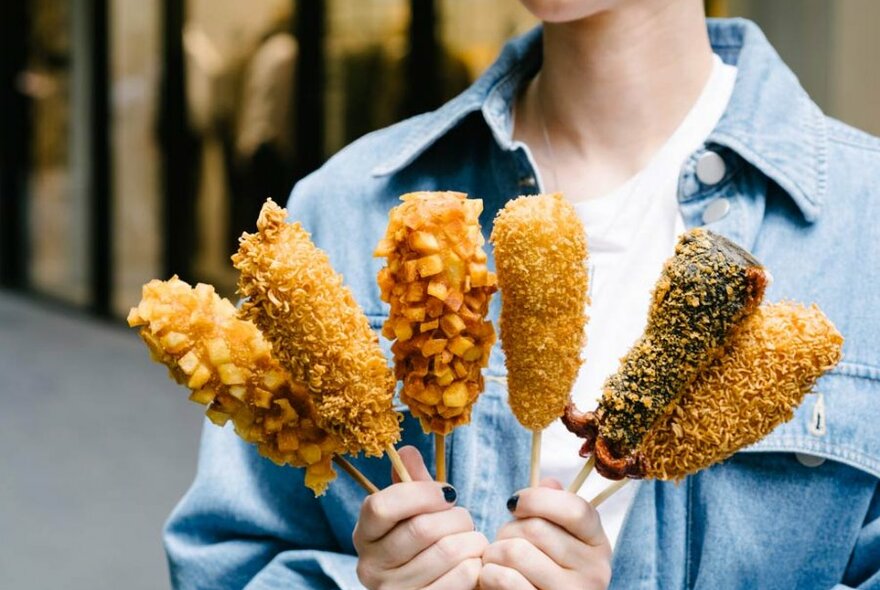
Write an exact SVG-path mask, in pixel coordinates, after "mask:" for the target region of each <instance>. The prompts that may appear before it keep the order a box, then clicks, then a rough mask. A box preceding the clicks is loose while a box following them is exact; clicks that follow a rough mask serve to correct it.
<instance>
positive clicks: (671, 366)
mask: <svg viewBox="0 0 880 590" xmlns="http://www.w3.org/2000/svg"><path fill="white" fill-rule="evenodd" d="M767 280H768V278H767V274H766V272H765V271H764V268H763V267H762V266H761V265H760V263H759V262H758V261H757V260H755V259H754V258H753V257H752V256H751V254H749V253H748V252H746V251H745V250H743V249H742V248H740V247H739V246H737V245H736V244H734V243H733V242H730V241H729V240H727V239H725V238H723V237H721V236H718V235H716V234H713V233H712V232H709V231H706V230H703V229H694V230H691V231H689V232H687V233H685V234H684V235H682V237H681V238H680V239H679V242H678V244H677V245H676V248H675V255H674V256H672V257H671V258H670V259H669V260H667V261H666V264H665V265H664V268H663V272H662V274H661V276H660V279H659V281H658V282H657V285H656V287H655V288H654V293H653V296H652V303H651V308H650V310H649V312H648V323H647V326H646V328H645V331H644V333H643V334H642V336H641V337H640V338H639V340H638V341H637V342H636V343H635V344H634V345H633V346H632V348H630V350H629V352H627V354H626V355H625V356H624V357H623V358H622V359H621V361H620V368H619V369H618V370H617V372H616V373H614V374H613V375H611V376H610V377H609V378H608V379H607V380H606V381H605V386H604V391H603V394H602V399H601V401H600V402H599V408H598V409H597V410H596V412H595V413H593V412H590V413H588V414H586V415H583V414H580V413H579V412H578V411H577V410H576V408H574V407H573V406H571V407H569V408H567V409H566V414H565V416H564V417H563V421H564V422H565V424H566V426H567V427H568V428H569V430H571V431H572V432H575V433H576V434H578V435H579V436H583V437H584V438H586V439H587V445H588V446H591V447H592V446H594V447H595V452H596V468H597V469H598V470H599V471H600V473H602V474H603V475H606V477H611V476H614V477H621V476H623V475H624V474H625V473H627V472H628V471H629V470H631V469H633V468H634V467H633V466H634V463H635V461H636V457H635V455H634V454H633V452H634V450H635V449H636V448H637V447H638V445H639V443H640V442H641V441H642V439H643V438H644V436H645V434H646V433H647V432H648V430H649V429H650V428H651V426H652V425H653V424H654V422H655V421H656V420H657V419H658V418H659V417H660V416H661V415H662V414H663V412H664V411H665V410H666V409H667V407H670V405H674V404H675V402H676V400H677V399H678V397H679V396H680V395H681V394H682V393H683V392H684V390H685V389H686V388H687V386H688V385H690V383H691V382H692V381H693V380H694V379H695V378H696V376H697V375H698V374H699V372H700V371H702V370H703V369H704V368H705V367H706V366H708V364H709V363H710V362H711V361H712V360H713V359H714V358H715V357H717V356H718V355H719V354H720V353H721V351H722V350H723V347H724V345H725V344H726V343H727V342H728V341H729V339H730V338H731V337H732V336H733V334H734V333H735V330H736V328H737V326H738V325H739V324H741V323H742V321H743V320H744V319H745V318H746V317H748V316H749V315H750V314H752V313H754V310H755V309H757V307H758V305H759V304H760V302H761V299H762V298H763V296H764V288H765V286H766V284H767Z"/></svg>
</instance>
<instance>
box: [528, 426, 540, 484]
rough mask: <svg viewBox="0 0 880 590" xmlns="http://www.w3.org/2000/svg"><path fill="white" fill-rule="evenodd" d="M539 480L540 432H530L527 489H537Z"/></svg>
mask: <svg viewBox="0 0 880 590" xmlns="http://www.w3.org/2000/svg"><path fill="white" fill-rule="evenodd" d="M540 479H541V431H540V430H533V431H532V459H531V462H530V463H529V487H531V488H536V487H538V481H539V480H540Z"/></svg>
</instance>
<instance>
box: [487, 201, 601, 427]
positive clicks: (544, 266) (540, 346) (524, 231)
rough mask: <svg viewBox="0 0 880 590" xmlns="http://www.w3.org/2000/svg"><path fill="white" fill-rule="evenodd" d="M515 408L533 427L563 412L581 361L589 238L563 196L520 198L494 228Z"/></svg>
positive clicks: (503, 337)
mask: <svg viewBox="0 0 880 590" xmlns="http://www.w3.org/2000/svg"><path fill="white" fill-rule="evenodd" d="M491 240H492V244H493V245H494V246H495V267H496V270H497V272H498V283H499V287H500V289H501V346H502V348H503V349H504V354H505V357H506V359H505V362H506V365H507V387H508V401H509V402H510V408H511V410H512V411H513V413H514V415H515V416H516V418H517V420H519V422H520V423H521V424H522V425H523V426H525V427H526V428H528V429H530V430H532V431H540V430H543V429H544V428H546V427H547V426H548V425H549V424H550V423H551V422H553V420H555V419H557V418H558V417H560V416H561V415H562V413H563V410H564V409H565V406H566V404H567V403H568V401H569V399H570V394H571V388H572V386H573V385H574V382H575V379H576V378H577V374H578V370H579V369H580V366H581V362H582V361H581V348H582V347H583V345H584V341H585V334H584V328H585V326H586V323H587V315H586V306H587V303H588V291H587V280H588V279H587V242H586V236H585V235H584V227H583V224H581V221H580V219H578V217H577V213H576V212H575V210H574V207H572V206H571V204H570V203H568V202H567V201H566V200H565V199H563V198H562V196H561V195H558V194H556V195H537V196H531V197H520V198H518V199H515V200H513V201H511V202H509V203H507V205H506V206H505V207H504V209H502V210H501V212H499V213H498V216H497V217H496V218H495V226H494V228H493V230H492V238H491Z"/></svg>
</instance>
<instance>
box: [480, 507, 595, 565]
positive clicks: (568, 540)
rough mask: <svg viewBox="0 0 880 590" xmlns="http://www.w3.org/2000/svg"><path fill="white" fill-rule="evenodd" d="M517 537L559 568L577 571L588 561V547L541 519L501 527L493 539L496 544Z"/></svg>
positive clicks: (589, 547)
mask: <svg viewBox="0 0 880 590" xmlns="http://www.w3.org/2000/svg"><path fill="white" fill-rule="evenodd" d="M517 537H519V538H523V539H526V540H527V541H529V542H530V543H531V544H532V545H534V546H535V547H537V548H538V550H539V551H541V552H542V553H545V554H546V555H547V556H548V557H549V558H550V559H552V560H553V561H554V562H556V563H557V564H559V566H561V567H565V568H569V569H577V568H578V567H579V566H581V565H582V564H583V563H584V562H585V561H587V560H589V559H590V556H589V554H588V551H589V550H590V549H592V547H591V546H590V545H586V544H585V543H583V542H582V541H581V540H580V539H577V538H575V537H574V536H572V535H571V533H569V532H568V531H566V530H565V529H563V528H562V527H560V526H559V525H557V524H554V523H552V522H550V521H549V520H544V519H543V518H524V519H517V520H514V521H512V522H509V523H507V524H505V525H504V526H503V527H501V530H500V531H498V535H497V536H496V538H495V539H496V542H497V541H503V540H505V539H513V538H517ZM593 550H595V549H593Z"/></svg>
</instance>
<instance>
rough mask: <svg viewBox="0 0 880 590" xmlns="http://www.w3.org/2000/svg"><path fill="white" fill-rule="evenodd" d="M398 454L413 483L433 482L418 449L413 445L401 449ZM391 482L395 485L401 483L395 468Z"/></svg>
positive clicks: (392, 471) (392, 470)
mask: <svg viewBox="0 0 880 590" xmlns="http://www.w3.org/2000/svg"><path fill="white" fill-rule="evenodd" d="M397 454H398V455H400V458H401V460H402V461H403V464H404V466H405V467H406V470H407V471H409V474H410V476H411V477H412V479H413V481H431V480H433V479H434V478H433V477H431V474H430V472H429V471H428V468H427V467H426V466H425V460H424V459H423V458H422V454H421V453H420V452H419V450H418V449H417V448H415V447H414V446H411V445H408V446H405V447H400V448H399V449H398V450H397ZM391 481H392V482H394V483H400V477H398V475H397V472H396V471H395V470H394V468H392V469H391Z"/></svg>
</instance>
